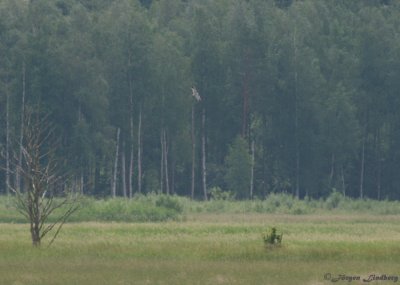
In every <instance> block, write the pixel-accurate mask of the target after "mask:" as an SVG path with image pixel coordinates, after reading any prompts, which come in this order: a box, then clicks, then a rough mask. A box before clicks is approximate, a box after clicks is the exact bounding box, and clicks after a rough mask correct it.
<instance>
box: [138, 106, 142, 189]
mask: <svg viewBox="0 0 400 285" xmlns="http://www.w3.org/2000/svg"><path fill="white" fill-rule="evenodd" d="M138 192H139V194H141V193H142V107H140V110H139V126H138Z"/></svg>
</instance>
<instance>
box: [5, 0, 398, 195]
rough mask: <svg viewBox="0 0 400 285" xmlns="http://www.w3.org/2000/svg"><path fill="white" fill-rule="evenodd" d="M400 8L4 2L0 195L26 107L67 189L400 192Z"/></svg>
mask: <svg viewBox="0 0 400 285" xmlns="http://www.w3.org/2000/svg"><path fill="white" fill-rule="evenodd" d="M399 15H400V3H398V2H397V1H390V0H386V1H383V0H354V1H347V0H337V1H330V0H318V1H316V0H298V1H290V0H247V1H244V0H219V1H212V0H158V1H156V0H153V1H151V0H146V1H145V0H142V1H137V0H119V1H108V0H56V1H50V0H29V1H22V0H21V1H14V0H0V109H1V113H0V114H1V118H0V124H1V128H0V148H1V150H2V154H3V155H2V158H1V165H2V167H1V169H2V170H1V173H0V182H1V185H2V186H1V187H0V191H1V192H2V193H4V194H5V193H8V192H9V189H8V187H7V185H13V187H17V188H18V187H22V184H23V181H21V179H20V178H19V177H18V176H19V175H18V172H16V171H14V170H13V169H12V168H13V167H12V164H10V160H11V158H12V157H18V156H19V157H21V155H22V154H21V149H22V148H21V145H23V144H24V128H25V127H26V126H25V124H24V121H25V119H24V116H25V113H26V110H27V108H33V109H35V110H37V112H38V113H40V114H42V115H43V116H46V118H47V120H48V121H49V122H50V123H51V124H52V125H53V126H54V132H55V133H56V134H57V137H58V138H59V141H60V144H59V147H58V148H57V152H56V155H57V157H58V159H59V161H66V163H64V164H63V167H64V169H65V172H68V173H72V176H73V179H71V181H69V187H73V188H74V189H76V191H79V192H81V193H84V194H86V195H95V196H113V197H115V196H123V197H127V198H129V197H132V196H133V195H135V194H136V193H142V194H145V193H150V192H157V193H166V194H179V195H185V196H189V197H193V198H198V199H208V198H209V197H210V190H216V189H217V190H218V189H222V190H229V191H233V192H234V194H235V195H236V197H237V198H241V199H245V198H251V197H265V196H266V195H268V194H269V193H273V192H285V193H291V194H293V195H295V196H296V197H299V198H302V197H305V196H307V197H314V198H320V197H325V196H327V195H329V194H330V193H332V192H333V191H338V192H341V193H343V194H344V195H346V196H350V197H361V198H363V197H369V198H375V199H385V198H389V199H398V198H399V197H400V195H399V194H400V191H399V187H400V175H398V171H399V169H400V112H399V111H398V110H399V109H400V97H399V95H398V90H399V84H400V80H399V78H400V32H399V31H400V30H399V27H400V17H399Z"/></svg>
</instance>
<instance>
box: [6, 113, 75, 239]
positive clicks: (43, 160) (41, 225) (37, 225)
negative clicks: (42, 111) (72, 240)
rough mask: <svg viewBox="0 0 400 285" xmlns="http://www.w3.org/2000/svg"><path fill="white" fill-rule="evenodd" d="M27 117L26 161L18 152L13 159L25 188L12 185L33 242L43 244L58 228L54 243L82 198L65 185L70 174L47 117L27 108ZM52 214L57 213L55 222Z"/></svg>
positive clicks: (25, 136)
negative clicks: (58, 152) (60, 157)
mask: <svg viewBox="0 0 400 285" xmlns="http://www.w3.org/2000/svg"><path fill="white" fill-rule="evenodd" d="M24 119H25V123H24V124H25V127H24V141H23V144H22V145H21V146H20V149H22V158H21V160H22V161H20V160H19V155H15V158H14V160H13V162H12V163H13V164H14V166H15V171H18V173H19V174H20V177H21V179H22V180H23V185H24V188H25V189H24V191H22V190H21V189H20V187H18V186H16V187H12V186H11V185H9V189H11V191H12V192H13V193H14V195H15V198H16V206H17V210H18V211H19V212H20V213H21V214H22V215H23V216H24V217H26V219H27V220H28V222H29V224H30V233H31V238H32V245H33V246H40V244H41V241H42V239H43V238H44V237H45V236H46V235H47V234H48V233H50V232H51V231H52V230H53V229H54V235H53V237H52V239H51V240H50V243H49V246H50V245H51V244H52V243H53V242H54V240H55V239H56V237H57V235H58V234H59V232H60V230H61V228H62V226H63V225H64V223H65V222H66V220H67V219H68V217H70V215H71V214H72V213H74V212H75V211H76V210H77V209H78V203H77V201H78V200H77V196H76V195H73V194H72V192H73V191H72V190H71V189H70V188H69V187H65V184H67V182H68V178H67V176H66V175H63V174H62V172H61V169H60V165H59V163H58V160H57V158H56V156H55V152H56V150H57V147H56V146H57V144H56V141H55V140H54V134H53V129H52V128H51V126H50V124H49V123H48V121H47V117H44V118H40V116H39V115H38V114H34V112H33V111H32V110H31V109H28V108H27V110H26V113H25V118H24ZM56 211H57V212H58V214H57V215H55V212H56ZM50 217H54V218H52V220H51V222H50V221H49V218H50Z"/></svg>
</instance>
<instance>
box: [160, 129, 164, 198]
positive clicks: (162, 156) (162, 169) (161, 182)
mask: <svg viewBox="0 0 400 285" xmlns="http://www.w3.org/2000/svg"><path fill="white" fill-rule="evenodd" d="M160 145H161V161H160V193H161V194H162V193H164V141H163V130H161V133H160Z"/></svg>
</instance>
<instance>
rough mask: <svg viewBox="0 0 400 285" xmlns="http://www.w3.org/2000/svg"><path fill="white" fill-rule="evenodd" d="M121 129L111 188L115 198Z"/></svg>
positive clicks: (118, 132) (118, 130)
mask: <svg viewBox="0 0 400 285" xmlns="http://www.w3.org/2000/svg"><path fill="white" fill-rule="evenodd" d="M120 132H121V130H120V128H118V129H117V144H116V150H115V161H114V174H113V180H112V187H111V195H112V197H113V198H115V197H116V196H117V171H118V155H119V135H120Z"/></svg>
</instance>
